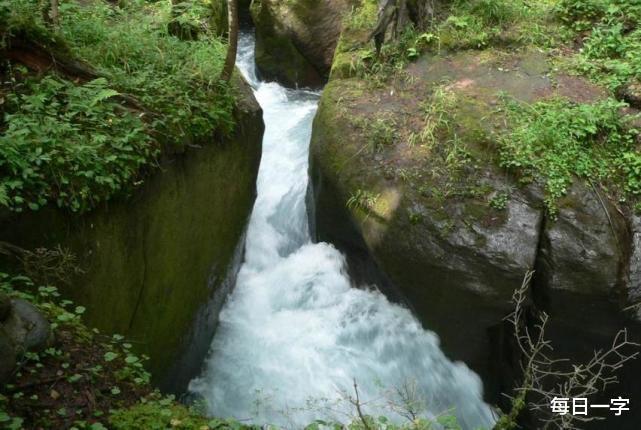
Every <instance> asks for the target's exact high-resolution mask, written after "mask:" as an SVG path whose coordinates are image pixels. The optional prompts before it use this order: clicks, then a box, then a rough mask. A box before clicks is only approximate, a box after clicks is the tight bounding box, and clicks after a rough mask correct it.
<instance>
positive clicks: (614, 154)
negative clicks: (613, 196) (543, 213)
mask: <svg viewBox="0 0 641 430" xmlns="http://www.w3.org/2000/svg"><path fill="white" fill-rule="evenodd" d="M624 106H625V104H623V103H621V102H619V101H616V100H614V99H607V100H603V101H599V102H596V103H594V104H574V103H571V102H569V101H567V100H563V99H557V100H547V101H540V102H537V103H535V104H533V105H525V104H519V103H515V102H511V101H508V102H507V108H508V109H507V111H508V118H509V122H510V124H511V127H510V129H509V130H505V131H504V132H503V134H502V135H500V136H499V146H500V152H501V164H502V165H503V166H505V167H507V168H510V169H513V170H515V171H517V172H518V173H519V175H520V177H521V180H522V181H524V182H529V181H532V180H540V181H541V182H542V183H543V184H544V187H545V191H546V197H545V202H546V205H547V208H548V210H549V211H550V213H552V214H554V213H555V212H556V202H557V200H558V199H559V198H560V197H562V196H563V195H565V194H566V193H567V191H568V189H569V187H570V185H571V183H572V181H573V178H574V177H579V178H581V179H584V180H586V181H588V182H591V183H602V184H606V185H607V184H613V185H615V189H618V190H622V191H625V193H627V194H628V195H632V196H639V195H641V154H639V153H638V152H637V151H636V150H635V142H636V140H635V138H636V136H637V135H638V130H636V129H634V128H632V127H630V125H629V124H627V119H629V118H624V117H622V115H621V114H620V109H621V108H622V107H624ZM622 198H624V196H622Z"/></svg>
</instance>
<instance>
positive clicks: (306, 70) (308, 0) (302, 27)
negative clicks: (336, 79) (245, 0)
mask: <svg viewBox="0 0 641 430" xmlns="http://www.w3.org/2000/svg"><path fill="white" fill-rule="evenodd" d="M348 8H349V1H348V0H321V1H314V0H296V1H292V2H282V1H277V0H260V1H259V0H256V1H254V2H253V3H252V7H251V13H252V18H253V21H254V24H255V26H256V65H257V67H258V70H259V72H260V73H261V74H262V75H263V77H265V78H267V79H274V80H277V81H279V82H281V83H283V84H284V85H287V86H291V87H294V86H301V87H315V86H319V85H321V84H322V83H323V81H324V80H325V79H327V76H328V75H329V70H330V68H331V65H332V58H333V56H334V49H335V48H336V44H337V42H338V37H339V35H340V30H341V23H342V19H343V16H344V14H345V13H346V12H347V10H348Z"/></svg>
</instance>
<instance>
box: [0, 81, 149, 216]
mask: <svg viewBox="0 0 641 430" xmlns="http://www.w3.org/2000/svg"><path fill="white" fill-rule="evenodd" d="M12 90H13V92H10V93H9V94H8V96H7V97H6V104H5V109H6V110H7V113H6V115H5V118H4V120H5V124H6V128H5V130H4V133H3V134H2V135H0V171H1V172H2V176H0V204H1V205H5V206H7V207H9V208H10V209H13V210H16V211H21V210H22V208H23V207H25V206H26V207H29V208H30V209H32V210H37V209H38V208H40V207H42V206H44V205H46V204H47V202H49V201H53V202H56V203H57V205H58V206H60V207H69V208H71V209H72V210H84V209H87V208H88V207H91V206H93V205H95V204H96V203H98V202H100V201H103V200H106V199H108V198H109V196H111V195H112V194H114V193H115V192H117V191H119V190H121V189H122V188H123V187H125V186H127V185H128V184H130V183H132V182H134V181H135V180H137V179H138V178H139V170H140V168H141V166H143V165H145V164H148V163H150V162H151V160H153V159H154V157H155V156H156V155H157V152H158V149H157V146H156V145H155V144H154V142H153V140H152V139H151V138H150V137H149V135H148V134H147V130H146V126H145V124H144V123H143V121H142V120H141V119H140V118H139V117H138V116H136V115H132V114H130V113H129V112H126V111H124V109H123V108H122V106H121V105H120V104H119V103H117V102H115V101H113V100H112V99H111V98H112V97H113V96H114V95H117V94H118V93H117V91H115V90H113V89H112V88H110V87H109V85H108V82H107V80H106V79H104V78H99V79H96V80H94V81H91V82H87V83H86V84H81V85H75V84H73V83H71V82H69V81H66V80H64V79H61V78H59V77H56V76H53V75H49V76H45V77H44V78H42V79H33V78H27V79H26V80H23V81H14V85H13V87H12Z"/></svg>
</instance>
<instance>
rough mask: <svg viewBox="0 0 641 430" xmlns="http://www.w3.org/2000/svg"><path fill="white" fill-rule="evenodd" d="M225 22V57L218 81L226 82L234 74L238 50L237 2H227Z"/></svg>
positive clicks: (235, 0) (229, 0)
mask: <svg viewBox="0 0 641 430" xmlns="http://www.w3.org/2000/svg"><path fill="white" fill-rule="evenodd" d="M227 22H228V24H229V36H228V45H227V57H226V58H225V65H224V66H223V71H222V72H221V73H220V79H221V80H223V81H227V82H228V81H229V80H230V79H231V75H232V73H233V72H234V65H235V64H236V51H237V49H238V0H227Z"/></svg>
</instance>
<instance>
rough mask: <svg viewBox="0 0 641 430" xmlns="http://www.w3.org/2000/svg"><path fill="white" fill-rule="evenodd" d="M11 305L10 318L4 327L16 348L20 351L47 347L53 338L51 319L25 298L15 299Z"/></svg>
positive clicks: (38, 349)
mask: <svg viewBox="0 0 641 430" xmlns="http://www.w3.org/2000/svg"><path fill="white" fill-rule="evenodd" d="M11 305H12V306H11V313H10V315H9V318H7V320H6V321H4V322H3V323H2V327H3V329H4V332H5V334H6V335H7V337H8V338H9V340H10V341H11V343H12V344H13V345H14V347H15V349H16V350H17V351H20V352H25V351H41V350H43V349H45V348H46V347H47V346H48V345H49V344H50V342H51V339H52V332H51V326H50V324H49V321H47V319H46V318H45V317H44V316H43V315H42V313H41V312H40V311H39V310H38V308H36V307H35V306H34V305H32V304H31V303H29V302H27V301H25V300H22V299H13V300H11Z"/></svg>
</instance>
